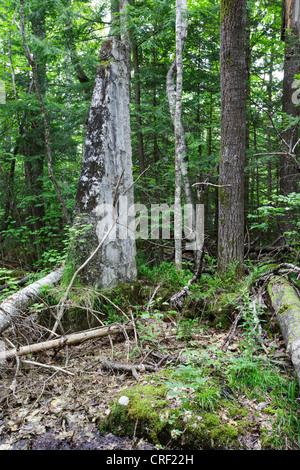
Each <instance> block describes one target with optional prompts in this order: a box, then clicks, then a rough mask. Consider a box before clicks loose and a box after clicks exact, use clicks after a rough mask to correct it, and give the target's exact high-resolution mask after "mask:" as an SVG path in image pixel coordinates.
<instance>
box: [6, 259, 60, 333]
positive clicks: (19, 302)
mask: <svg viewBox="0 0 300 470" xmlns="http://www.w3.org/2000/svg"><path fill="white" fill-rule="evenodd" d="M62 274H63V268H59V269H57V270H55V271H53V272H52V273H50V274H48V275H47V276H45V277H43V278H42V279H40V280H38V281H36V282H33V283H32V284H30V285H29V286H27V287H24V289H21V290H19V291H18V292H15V293H14V294H12V295H11V296H9V297H8V298H7V299H5V300H4V301H3V302H2V303H1V304H0V334H1V333H2V332H3V331H4V330H6V329H7V328H8V327H9V326H10V324H11V322H12V318H13V317H15V316H17V315H19V314H20V313H21V312H22V311H24V310H26V309H27V308H28V307H29V306H30V305H32V304H33V302H34V301H35V300H36V296H37V295H39V294H40V292H41V290H42V289H43V288H44V287H46V286H47V287H52V286H54V285H55V284H57V283H58V282H59V281H60V280H61V277H62Z"/></svg>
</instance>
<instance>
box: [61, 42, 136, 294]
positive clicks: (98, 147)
mask: <svg viewBox="0 0 300 470" xmlns="http://www.w3.org/2000/svg"><path fill="white" fill-rule="evenodd" d="M99 60H100V65H99V66H98V69H97V72H96V79H95V86H94V92H93V97H92V103H91V108H90V114H89V120H88V129H87V136H86V141H85V148H84V154H83V160H82V167H81V174H80V179H79V184H78V189H77V196H76V206H75V220H74V227H75V230H76V229H78V230H80V231H82V230H83V233H79V234H78V237H77V240H75V242H74V246H73V247H72V249H71V252H70V255H69V262H70V263H73V264H74V268H75V269H76V268H77V267H80V266H81V265H82V264H83V263H84V262H85V261H86V259H88V257H89V256H90V255H91V253H92V252H94V250H96V249H97V247H98V246H99V244H101V243H102V245H101V249H99V251H97V254H95V256H93V258H92V259H91V260H90V261H89V263H88V264H87V265H86V266H85V268H84V269H82V270H81V271H80V274H79V278H80V280H81V282H82V283H84V284H90V285H93V286H95V287H99V288H106V287H112V286H114V285H116V284H118V283H119V282H131V281H133V280H134V279H135V277H136V267H135V240H134V236H133V235H132V233H130V231H128V233H125V232H124V230H125V231H127V230H126V229H127V227H126V225H127V222H128V223H130V220H129V219H130V215H129V214H128V211H127V209H128V208H130V207H132V205H133V202H134V201H133V179H132V156H131V135H130V114H129V97H130V48H129V43H128V42H127V41H124V42H121V41H119V40H118V39H116V38H115V37H114V36H113V37H111V38H109V39H107V40H106V41H104V42H103V43H102V45H101V52H100V58H99ZM120 177H121V180H120ZM119 183H120V184H119ZM117 188H118V191H117V194H115V192H116V189H117ZM123 193H125V194H124V195H125V196H126V198H127V207H125V208H122V209H121V207H120V206H119V204H115V202H117V201H118V197H119V196H121V195H122V194H123ZM120 204H121V203H120ZM114 209H116V212H117V210H119V218H116V219H115V220H116V221H117V224H118V223H119V224H118V225H117V226H115V227H114V229H113V231H112V233H111V235H114V237H112V236H108V237H107V238H105V237H106V235H105V234H106V233H107V231H108V230H109V229H110V228H111V227H112V225H113V223H114V216H115V214H114V213H113V212H114ZM127 215H128V220H127V221H126V220H124V217H126V216H127ZM113 232H114V233H113ZM82 240H84V242H82Z"/></svg>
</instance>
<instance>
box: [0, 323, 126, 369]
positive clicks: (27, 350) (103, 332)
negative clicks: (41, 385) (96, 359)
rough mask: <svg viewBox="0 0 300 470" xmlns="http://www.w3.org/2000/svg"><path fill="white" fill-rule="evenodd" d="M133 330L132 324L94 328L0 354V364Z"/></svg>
mask: <svg viewBox="0 0 300 470" xmlns="http://www.w3.org/2000/svg"><path fill="white" fill-rule="evenodd" d="M132 329H133V325H132V323H128V324H124V325H121V324H112V325H109V326H106V327H101V328H94V329H90V330H86V331H81V332H79V333H72V334H70V335H65V336H60V337H59V338H55V339H52V340H50V341H43V342H41V343H35V344H29V345H28V346H22V347H20V348H19V349H16V348H13V349H10V350H8V351H5V352H0V362H1V361H3V360H6V359H11V358H14V357H19V356H25V355H27V354H36V353H38V352H42V351H47V350H50V349H61V348H63V347H65V346H70V345H72V344H78V343H82V342H83V341H87V340H91V339H96V338H100V337H102V336H108V335H113V334H117V333H122V332H127V331H129V330H132Z"/></svg>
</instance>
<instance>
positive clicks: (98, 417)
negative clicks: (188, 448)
mask: <svg viewBox="0 0 300 470" xmlns="http://www.w3.org/2000/svg"><path fill="white" fill-rule="evenodd" d="M149 328H150V329H151V332H152V333H151V334H152V337H151V336H149V334H148V335H146V334H145V332H148V333H149V331H150V330H149ZM140 336H141V343H140V344H141V345H142V347H143V355H144V357H143V361H144V363H149V364H152V365H155V363H156V364H157V363H158V359H157V358H156V356H155V353H156V352H157V351H158V352H160V354H161V356H160V357H163V356H164V355H171V356H176V357H180V356H181V357H182V355H184V354H186V353H187V352H188V351H189V350H193V351H195V350H202V351H203V350H205V351H210V352H211V351H213V352H214V353H213V354H216V353H218V351H221V350H222V347H223V346H224V343H225V342H226V338H227V337H228V331H224V330H221V329H217V328H210V327H209V328H205V329H203V328H198V329H196V330H193V331H190V332H189V338H188V339H187V337H186V336H185V335H179V334H178V327H177V326H176V325H175V323H174V322H170V321H163V320H161V319H160V320H159V322H158V323H157V321H156V320H153V319H147V320H144V324H143V329H142V330H141V331H140ZM154 337H155V342H153V339H154ZM241 339H242V334H241V332H239V331H237V332H236V334H235V337H234V339H233V341H232V343H231V344H230V345H229V347H228V349H227V354H229V355H230V354H231V355H239V353H240V349H239V348H240V346H239V341H241ZM135 341H136V337H135V336H134V335H133V333H131V334H130V335H129V337H127V338H125V337H124V335H123V334H118V335H116V336H115V337H113V338H112V342H111V341H110V340H109V338H108V337H106V338H101V339H98V340H93V341H87V342H85V343H82V344H79V345H76V346H71V347H69V348H68V349H67V350H66V349H62V350H60V351H58V352H55V351H51V350H50V351H47V352H43V353H39V354H38V355H37V356H36V357H34V358H30V359H35V360H36V361H38V362H39V363H41V364H47V365H50V366H51V367H62V368H64V372H63V371H60V370H55V369H51V368H44V367H41V366H38V365H33V364H25V363H22V364H21V366H20V368H18V363H17V362H16V361H15V360H10V361H9V362H8V363H7V364H4V365H2V366H1V369H0V376H1V383H0V403H1V410H0V450H6V449H7V450H13V449H17V450H74V449H77V450H104V449H105V450H120V449H125V450H133V449H134V450H151V449H155V446H154V444H153V443H151V442H148V441H147V440H146V439H144V438H143V436H139V435H135V433H133V435H132V436H127V437H124V436H123V437H120V436H116V435H114V434H112V433H111V432H100V430H99V424H100V423H102V422H104V421H105V420H106V419H107V417H108V416H109V414H110V411H111V408H112V404H113V403H114V401H115V400H116V399H117V397H119V396H120V395H121V394H122V391H124V390H128V389H131V388H134V387H136V386H137V384H139V385H141V386H143V385H147V384H149V383H150V384H151V383H152V384H154V386H155V384H156V383H159V382H160V383H163V382H164V381H165V379H166V377H165V375H166V372H165V370H166V369H165V368H164V366H162V367H160V368H159V369H158V370H157V372H155V373H148V372H144V373H139V377H138V378H137V377H133V376H132V374H130V373H129V374H128V373H124V372H114V371H109V370H105V369H104V368H103V366H102V363H101V360H102V359H104V358H106V359H108V360H110V361H111V360H113V361H117V362H118V363H120V362H121V363H124V364H126V363H130V364H133V363H134V362H136V363H139V362H140V361H141V357H140V358H137V357H136V358H134V354H135V353H134V350H135V347H136V343H135ZM269 347H270V348H271V347H272V355H273V357H274V350H275V351H276V354H275V355H276V357H277V360H278V361H281V362H282V366H283V367H284V368H287V370H290V369H291V365H290V362H289V358H288V357H287V355H286V352H285V348H284V345H283V342H282V340H281V339H280V336H279V337H278V338H277V339H276V340H275V341H274V340H273V341H272V345H271V344H269V345H268V344H266V348H269ZM151 358H152V359H151ZM66 364H67V365H66ZM224 364H225V366H226V362H224ZM166 367H167V366H166ZM170 367H171V369H176V367H177V366H176V364H171V365H170V364H169V365H168V370H170ZM67 372H70V373H72V375H71V374H69V373H67ZM225 389H226V387H224V390H225ZM227 390H229V392H231V390H230V388H228V387H227ZM234 399H236V400H237V401H238V402H239V403H240V404H242V405H243V407H244V408H245V409H246V410H247V420H248V423H249V422H251V426H248V428H247V429H248V430H247V432H246V433H243V436H237V437H236V439H237V440H239V446H240V447H241V448H243V449H249V450H250V449H251V450H252V449H253V450H260V449H261V448H262V442H261V436H262V431H263V432H264V433H267V434H268V433H271V432H272V420H273V418H274V416H273V415H272V414H270V413H269V412H266V411H265V410H266V409H267V408H268V405H270V400H269V398H268V396H265V397H264V398H263V399H262V400H261V401H260V400H258V399H257V397H256V398H249V397H248V396H245V395H244V394H242V393H241V394H240V395H237V394H235V397H234ZM270 406H271V405H270ZM217 413H218V419H220V421H221V424H223V423H226V424H228V423H229V424H230V425H231V427H233V428H234V426H236V425H237V421H236V419H235V416H234V415H232V414H231V415H229V412H228V407H227V408H226V407H224V408H223V409H219V410H218V412H217ZM172 447H173V448H174V443H172V442H171V440H170V441H169V442H168V443H165V444H164V446H160V447H159V448H164V449H168V448H172ZM175 448H176V445H175ZM177 448H180V445H178V444H177ZM200 448H201V446H200Z"/></svg>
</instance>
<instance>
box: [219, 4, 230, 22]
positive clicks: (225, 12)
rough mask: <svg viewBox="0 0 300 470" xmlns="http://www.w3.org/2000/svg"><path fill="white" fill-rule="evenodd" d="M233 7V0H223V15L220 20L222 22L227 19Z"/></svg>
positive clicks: (221, 9) (221, 8)
mask: <svg viewBox="0 0 300 470" xmlns="http://www.w3.org/2000/svg"><path fill="white" fill-rule="evenodd" d="M231 9H232V0H221V7H220V11H221V17H220V22H221V24H222V23H223V21H224V20H225V18H226V17H227V16H228V15H229V13H230V12H231Z"/></svg>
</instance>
